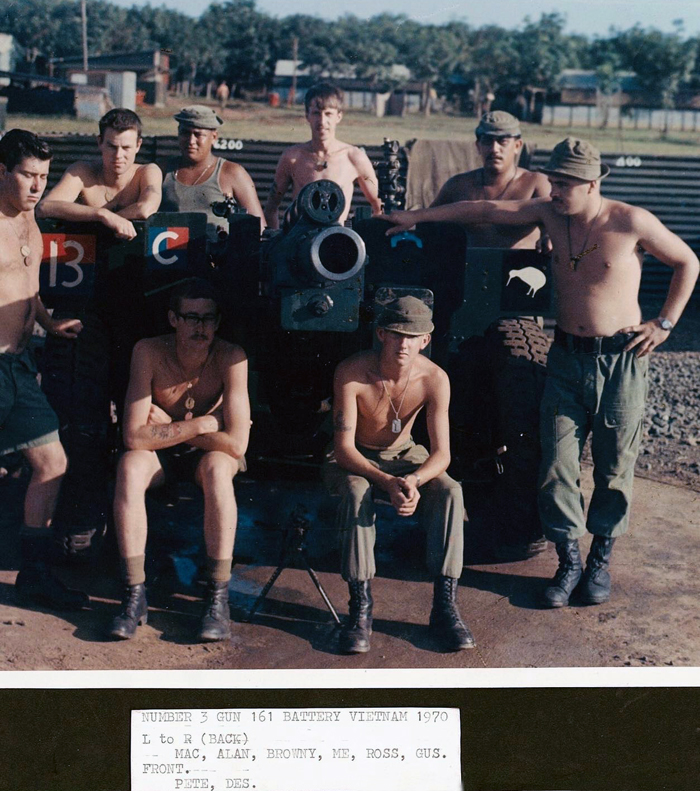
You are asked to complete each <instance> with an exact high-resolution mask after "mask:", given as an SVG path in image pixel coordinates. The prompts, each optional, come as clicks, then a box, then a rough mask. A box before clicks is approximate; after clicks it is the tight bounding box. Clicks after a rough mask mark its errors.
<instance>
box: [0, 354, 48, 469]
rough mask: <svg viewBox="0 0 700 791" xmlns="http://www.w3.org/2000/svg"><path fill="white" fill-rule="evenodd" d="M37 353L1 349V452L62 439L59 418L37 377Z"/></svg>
mask: <svg viewBox="0 0 700 791" xmlns="http://www.w3.org/2000/svg"><path fill="white" fill-rule="evenodd" d="M36 375H37V370H36V363H35V362H34V357H33V355H32V354H31V352H30V351H29V350H28V349H25V350H24V351H23V352H21V353H20V354H10V353H9V352H3V353H0V456H4V455H5V454H6V453H14V452H15V451H18V450H26V449H27V448H35V447H37V446H39V445H48V444H49V443H50V442H58V441H59V438H58V418H57V417H56V413H55V412H54V411H53V409H51V407H50V406H49V402H48V401H47V400H46V396H45V395H44V394H43V393H42V391H41V388H40V387H39V383H38V382H37V379H36Z"/></svg>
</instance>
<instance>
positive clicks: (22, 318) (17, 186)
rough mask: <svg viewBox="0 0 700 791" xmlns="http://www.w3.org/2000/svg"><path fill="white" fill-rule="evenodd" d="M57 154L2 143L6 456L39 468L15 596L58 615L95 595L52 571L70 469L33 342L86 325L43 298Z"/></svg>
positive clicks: (18, 136) (0, 432) (1, 451)
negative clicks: (48, 192)
mask: <svg viewBox="0 0 700 791" xmlns="http://www.w3.org/2000/svg"><path fill="white" fill-rule="evenodd" d="M51 156H52V154H51V149H50V148H49V146H48V145H47V144H46V143H45V142H44V141H43V140H40V139H39V138H38V137H37V136H36V135H34V134H32V133H31V132H27V131H25V130H23V129H12V130H10V131H9V132H7V134H5V135H4V136H3V137H2V140H0V250H1V251H2V252H0V457H2V456H4V455H6V454H8V453H15V452H21V453H22V454H23V455H24V457H25V459H26V460H27V462H28V463H29V466H30V467H31V470H32V475H31V479H30V481H29V486H28V487H27V493H26V497H25V501H24V524H23V525H22V529H21V532H20V552H21V561H20V569H19V574H18V575H17V579H16V581H15V590H16V592H17V593H18V595H19V596H20V598H22V599H27V600H29V601H31V602H33V603H35V604H40V605H43V606H46V607H49V608H51V609H56V610H80V609H82V607H83V606H84V605H86V604H87V603H88V597H87V596H86V595H85V594H84V593H81V592H80V591H75V590H70V589H69V588H66V587H65V585H63V583H62V582H61V581H60V580H58V579H57V578H56V577H55V576H54V575H53V572H52V571H51V569H50V564H51V559H52V557H53V547H54V535H53V529H52V526H51V524H52V520H53V516H54V510H55V507H56V501H57V499H58V495H59V491H60V488H61V483H62V481H63V477H64V475H65V472H66V469H67V466H68V463H67V459H66V454H65V451H64V450H63V446H62V445H61V442H60V439H59V436H58V428H59V426H58V418H57V417H56V415H55V414H54V412H53V410H52V409H51V407H50V406H49V404H48V402H47V400H46V398H45V396H44V394H43V393H42V392H41V389H40V388H39V384H38V382H37V369H36V365H35V363H34V360H33V357H32V355H31V353H30V349H29V342H30V340H31V337H32V331H33V329H34V322H35V321H36V322H38V323H39V324H40V325H41V326H42V327H43V328H44V329H45V330H46V332H47V333H51V334H54V335H60V336H61V337H64V338H75V336H76V335H77V334H78V333H79V332H80V331H81V330H82V324H81V322H80V321H78V319H54V318H52V317H51V316H50V315H49V314H48V313H47V311H46V308H45V307H44V305H43V303H42V301H41V298H40V297H39V266H40V264H41V257H42V250H43V244H42V241H41V233H40V232H39V228H38V227H37V224H36V220H35V219H34V211H35V208H36V205H37V204H38V202H39V200H40V199H41V196H42V194H43V192H44V189H45V188H46V179H47V176H48V173H49V166H50V164H51Z"/></svg>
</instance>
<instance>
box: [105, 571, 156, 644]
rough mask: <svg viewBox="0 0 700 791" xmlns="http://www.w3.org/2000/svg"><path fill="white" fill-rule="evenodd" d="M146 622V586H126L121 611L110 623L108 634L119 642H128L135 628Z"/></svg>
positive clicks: (134, 632)
mask: <svg viewBox="0 0 700 791" xmlns="http://www.w3.org/2000/svg"><path fill="white" fill-rule="evenodd" d="M147 621H148V602H147V601H146V586H145V584H144V583H143V582H140V583H139V584H138V585H126V586H125V588H124V598H123V599H122V611H121V612H120V613H119V615H117V616H116V617H115V619H114V620H113V621H112V626H111V628H110V630H109V634H110V636H112V637H116V638H117V639H119V640H130V639H131V638H132V637H133V636H134V634H136V627H137V626H138V625H139V624H142V623H143V624H145V623H146V622H147Z"/></svg>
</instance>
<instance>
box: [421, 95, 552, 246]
mask: <svg viewBox="0 0 700 791" xmlns="http://www.w3.org/2000/svg"><path fill="white" fill-rule="evenodd" d="M521 134H522V133H521V131H520V123H519V122H518V119H517V118H516V117H515V116H514V115H511V114H510V113H506V112H504V111H503V110H496V111H495V112H491V113H484V115H482V116H481V120H480V121H479V125H478V126H477V127H476V147H477V149H478V151H479V155H480V156H481V159H482V162H483V163H484V164H483V167H480V168H478V169H477V170H470V171H469V172H467V173H458V174H457V175H456V176H452V178H451V179H449V180H448V181H446V182H445V184H444V185H443V187H442V189H441V190H440V192H439V193H438V196H437V198H435V200H434V201H433V203H432V204H431V205H432V206H444V205H445V204H446V203H457V201H462V200H526V199H528V198H546V197H547V196H548V195H549V182H548V181H547V177H546V176H545V175H544V174H542V173H533V172H532V171H530V170H525V168H520V167H518V158H519V157H520V151H521V150H522V147H523V141H522V136H521ZM539 238H540V231H539V228H538V227H537V226H535V225H494V224H493V223H485V224H483V225H473V226H470V228H469V245H470V246H471V247H505V248H509V249H523V250H527V249H533V248H534V247H535V245H536V244H537V242H538V240H539Z"/></svg>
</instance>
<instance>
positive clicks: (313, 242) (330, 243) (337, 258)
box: [298, 225, 367, 283]
mask: <svg viewBox="0 0 700 791" xmlns="http://www.w3.org/2000/svg"><path fill="white" fill-rule="evenodd" d="M299 253H300V254H299V257H298V260H299V261H300V262H301V263H302V266H303V267H308V269H307V272H306V274H307V275H308V276H310V278H311V279H312V280H314V281H315V280H318V279H319V277H320V278H321V279H322V280H331V281H333V282H336V283H338V282H341V281H343V280H349V279H350V278H351V277H354V276H355V275H356V274H357V273H358V272H359V271H360V270H361V269H362V267H363V266H364V264H365V259H366V258H367V250H366V248H365V243H364V240H363V239H362V237H361V236H360V235H359V234H358V233H357V232H355V231H353V230H352V228H345V227H343V226H339V225H333V226H330V227H329V228H324V229H323V230H322V231H319V232H318V233H317V234H314V235H313V236H310V237H307V238H306V239H305V240H304V241H303V242H302V245H301V248H300V250H299Z"/></svg>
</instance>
